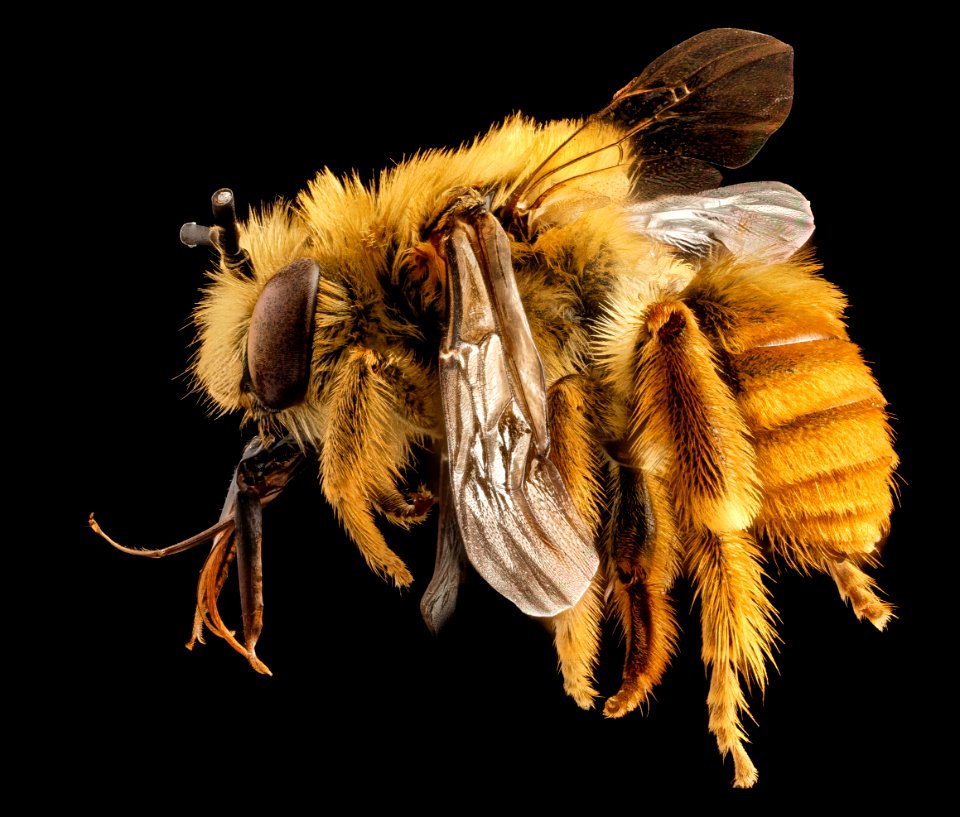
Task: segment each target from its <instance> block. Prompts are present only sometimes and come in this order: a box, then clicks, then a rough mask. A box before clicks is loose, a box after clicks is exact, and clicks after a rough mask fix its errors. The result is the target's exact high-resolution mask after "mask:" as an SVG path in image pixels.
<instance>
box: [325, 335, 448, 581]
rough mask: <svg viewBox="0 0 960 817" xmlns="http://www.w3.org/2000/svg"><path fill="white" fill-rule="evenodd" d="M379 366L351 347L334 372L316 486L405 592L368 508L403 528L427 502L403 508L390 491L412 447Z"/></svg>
mask: <svg viewBox="0 0 960 817" xmlns="http://www.w3.org/2000/svg"><path fill="white" fill-rule="evenodd" d="M381 364H382V358H381V356H380V355H379V354H378V353H377V352H375V351H374V350H372V349H366V348H363V347H356V348H354V349H352V350H351V351H350V352H348V353H347V354H345V355H344V358H343V360H342V361H341V363H340V365H339V366H338V368H337V369H336V370H335V371H334V374H333V377H332V379H331V383H330V385H329V392H330V396H331V399H330V406H329V412H328V415H327V424H326V432H325V434H324V440H323V446H322V449H321V455H320V461H321V462H320V466H321V467H320V471H321V487H322V489H323V493H324V496H326V498H327V501H328V502H329V503H330V505H331V507H332V508H333V509H334V511H335V512H336V514H337V516H338V518H339V519H340V522H341V524H342V525H343V527H344V529H345V530H346V532H347V534H348V535H349V536H350V538H351V539H353V541H354V542H355V543H356V545H357V547H358V548H359V549H360V553H361V554H362V555H363V558H364V559H365V560H366V562H367V564H368V565H369V566H370V567H371V568H372V569H373V570H374V571H376V572H377V573H380V574H386V575H388V576H390V577H391V578H392V579H393V580H394V582H395V583H396V584H397V585H398V586H401V587H406V586H407V585H409V584H410V582H412V581H413V576H412V575H411V574H410V571H409V570H408V569H407V566H406V565H405V564H404V563H403V561H402V560H401V559H400V558H399V557H398V556H397V555H396V554H395V553H394V552H393V551H392V550H391V549H390V548H389V547H388V545H387V543H386V540H385V539H384V538H383V534H382V533H381V532H380V530H379V529H378V528H377V525H376V522H375V520H374V515H373V509H374V508H375V507H376V508H378V509H383V510H384V512H385V513H387V515H388V516H389V518H390V519H391V521H393V522H399V524H401V525H409V524H410V523H411V522H413V521H416V520H417V519H418V518H422V516H423V514H424V513H425V512H426V510H427V509H429V505H430V504H432V498H431V501H430V502H429V503H427V502H426V501H425V498H424V496H421V497H419V498H417V499H415V500H414V502H413V503H409V502H407V501H406V499H405V498H404V497H403V496H402V495H401V494H400V492H399V491H398V490H397V488H396V484H397V481H398V479H399V477H400V472H401V470H402V469H403V467H404V466H405V465H406V463H407V460H408V459H409V456H410V442H409V437H408V435H407V433H406V432H405V430H404V429H403V428H402V427H401V424H400V423H397V422H396V412H395V401H394V399H393V397H392V391H391V389H390V384H389V383H387V382H385V380H384V378H383V376H382V371H381ZM425 506H426V507H425Z"/></svg>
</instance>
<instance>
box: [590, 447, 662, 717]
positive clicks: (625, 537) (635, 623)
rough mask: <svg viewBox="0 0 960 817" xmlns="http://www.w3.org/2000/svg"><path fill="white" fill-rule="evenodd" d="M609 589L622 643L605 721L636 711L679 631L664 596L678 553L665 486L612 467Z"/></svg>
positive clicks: (660, 676) (614, 466)
mask: <svg viewBox="0 0 960 817" xmlns="http://www.w3.org/2000/svg"><path fill="white" fill-rule="evenodd" d="M610 468H611V481H612V482H613V483H614V485H613V488H612V490H611V493H612V494H613V495H614V496H615V497H616V500H615V502H614V509H615V515H614V516H613V518H612V520H611V531H610V533H609V537H608V542H609V549H610V557H609V562H610V568H609V573H610V577H611V579H610V585H611V591H612V598H613V606H614V609H615V610H616V611H617V614H618V615H619V618H620V622H621V626H622V627H623V631H624V634H625V637H626V641H627V649H626V655H625V657H624V665H623V682H622V684H621V686H620V689H619V690H618V691H617V693H616V694H615V695H612V696H611V697H610V698H609V699H608V700H607V702H606V705H605V706H604V709H603V713H604V715H606V716H607V717H611V718H618V717H621V716H623V715H625V714H627V713H628V712H631V711H632V710H634V709H636V708H637V707H638V706H640V705H641V704H643V703H644V701H646V700H647V699H648V698H649V696H650V695H651V693H652V691H653V688H654V687H655V686H656V685H657V684H658V683H660V679H661V678H662V677H663V673H664V672H665V671H666V669H667V666H668V665H669V663H670V658H671V657H672V655H673V654H674V651H675V650H676V641H677V637H678V627H677V621H676V616H675V614H674V610H673V606H672V605H671V603H670V597H669V595H668V593H669V590H670V588H671V587H672V586H673V582H674V580H675V578H676V575H677V572H678V570H679V555H680V550H679V549H678V547H677V538H676V536H677V534H676V526H675V522H674V516H673V512H672V510H671V509H670V506H669V499H668V497H669V494H668V492H667V490H666V486H665V485H663V483H662V482H661V481H660V480H658V479H657V478H655V477H649V476H648V477H646V478H644V477H643V476H642V475H641V474H640V473H639V472H637V471H634V470H632V469H630V468H626V467H623V466H620V465H616V464H611V466H610Z"/></svg>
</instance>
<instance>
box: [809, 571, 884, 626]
mask: <svg viewBox="0 0 960 817" xmlns="http://www.w3.org/2000/svg"><path fill="white" fill-rule="evenodd" d="M826 569H827V572H828V573H829V574H830V575H831V576H832V577H833V580H834V582H836V585H837V588H838V589H839V591H840V597H841V598H842V599H843V600H844V601H847V602H849V603H850V606H851V607H852V608H853V612H854V613H855V614H856V616H857V618H858V619H860V620H861V621H863V619H867V620H868V621H869V622H870V623H871V624H873V626H874V627H876V628H877V629H878V630H883V629H884V628H885V627H886V626H887V622H889V621H890V619H891V618H895V616H894V612H893V611H894V607H893V605H892V604H889V603H888V602H885V601H883V599H881V598H879V597H878V596H877V592H876V591H877V585H876V583H875V582H874V580H873V578H872V577H870V576H868V575H867V574H866V573H864V572H863V571H862V570H861V569H860V568H859V567H857V566H856V565H855V564H853V562H852V561H851V560H850V559H829V560H828V561H827V564H826Z"/></svg>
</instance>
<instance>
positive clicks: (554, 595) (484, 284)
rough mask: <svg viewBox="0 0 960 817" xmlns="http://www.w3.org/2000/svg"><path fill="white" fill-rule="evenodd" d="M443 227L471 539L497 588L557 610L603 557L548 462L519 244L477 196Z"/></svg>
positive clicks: (456, 421) (467, 538)
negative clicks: (516, 273)
mask: <svg viewBox="0 0 960 817" xmlns="http://www.w3.org/2000/svg"><path fill="white" fill-rule="evenodd" d="M444 229H445V231H446V246H447V309H448V319H447V320H448V323H447V333H446V337H445V339H444V342H443V344H442V346H441V350H440V387H441V395H442V401H443V411H444V418H445V420H446V433H447V449H448V452H449V457H450V469H449V473H450V482H451V490H452V494H453V504H454V507H455V508H456V516H457V523H458V525H459V527H460V534H461V538H462V540H463V543H464V546H465V549H466V552H467V556H468V558H469V559H470V562H471V563H472V564H473V566H474V567H475V568H476V569H477V572H479V573H480V575H481V576H483V578H484V579H486V581H487V582H488V583H489V584H490V585H491V586H492V587H493V588H494V589H495V590H497V591H498V592H499V593H501V594H502V595H503V596H505V597H506V598H508V599H510V600H511V601H513V602H514V603H515V604H516V605H517V606H518V607H519V608H520V609H521V610H522V611H523V612H525V613H527V614H529V615H534V616H551V615H556V614H557V613H559V612H561V611H562V610H565V609H567V608H569V607H571V606H572V605H573V604H575V603H576V602H577V601H578V600H579V598H580V597H581V596H582V595H583V593H584V592H585V591H586V590H587V588H588V587H589V585H590V582H591V580H592V578H593V575H594V573H595V572H596V569H597V564H598V559H597V555H596V552H595V550H594V548H593V545H592V541H591V536H590V533H589V531H588V530H587V528H586V526H585V525H584V523H583V522H582V520H581V519H580V517H579V515H578V514H577V512H576V509H575V508H574V505H573V502H572V500H571V499H570V496H569V494H568V493H567V490H566V487H565V486H564V484H563V480H562V479H561V477H560V474H559V472H558V471H557V468H556V466H554V464H553V463H552V462H551V461H550V460H549V459H548V454H549V448H550V440H549V433H548V429H547V410H546V388H545V385H544V378H543V367H542V364H541V362H540V356H539V353H538V352H537V349H536V346H535V345H534V343H533V338H532V336H531V334H530V329H529V325H528V323H527V318H526V314H525V313H524V310H523V305H522V303H521V301H520V296H519V293H518V292H517V288H516V282H515V280H514V277H513V266H512V263H511V260H510V248H509V242H508V241H507V238H506V235H505V234H504V232H503V228H502V227H501V226H500V223H499V222H498V221H497V220H496V219H495V218H494V217H493V216H492V215H491V214H490V213H489V212H487V211H486V208H485V207H483V206H482V205H481V206H477V205H476V203H475V204H474V206H472V207H470V208H464V209H463V210H462V211H461V212H460V213H459V214H457V215H455V216H454V217H452V218H451V219H450V222H449V224H448V225H447V226H446V227H445V228H444Z"/></svg>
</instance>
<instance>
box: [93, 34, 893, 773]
mask: <svg viewBox="0 0 960 817" xmlns="http://www.w3.org/2000/svg"><path fill="white" fill-rule="evenodd" d="M792 65H793V51H792V49H791V48H790V47H789V46H788V45H786V44H784V43H782V42H780V41H778V40H776V39H774V38H772V37H769V36H766V35H763V34H759V33H756V32H751V31H743V30H738V29H715V30H710V31H706V32H704V33H701V34H699V35H697V36H695V37H692V38H691V39H689V40H686V41H685V42H683V43H681V44H680V45H678V46H676V47H674V48H673V49H671V50H669V51H667V52H666V53H665V54H664V55H663V56H661V57H660V58H659V59H657V60H655V61H654V62H653V63H652V64H651V65H650V66H648V67H647V68H646V70H645V71H643V73H641V74H640V75H639V76H638V77H637V78H636V79H634V80H633V81H631V82H630V83H628V84H627V85H626V86H625V87H623V88H622V89H621V90H620V91H618V92H617V93H616V94H615V95H614V96H613V98H612V101H611V102H610V103H609V104H608V105H607V106H606V107H605V108H604V109H603V110H601V111H599V112H598V113H595V114H593V115H592V116H589V117H587V118H586V119H583V120H579V121H556V122H550V123H547V124H538V123H536V122H533V121H531V120H529V119H527V118H524V117H523V116H521V115H519V114H518V115H515V116H513V117H511V118H509V119H507V120H506V121H505V122H503V123H502V124H500V125H498V126H496V127H494V128H493V129H492V130H490V131H489V132H488V133H487V134H486V135H484V136H482V137H479V138H477V139H476V140H475V141H474V142H473V143H472V144H470V145H467V146H464V147H461V148H459V149H456V150H429V151H424V152H421V153H419V154H417V155H415V156H413V157H412V158H410V159H408V160H406V161H404V162H402V163H401V164H399V165H398V166H396V167H394V168H392V169H390V170H387V171H384V172H383V173H382V174H381V175H380V177H379V178H378V179H377V180H376V181H375V183H372V184H369V185H367V184H364V183H363V182H362V181H361V180H360V179H359V178H358V177H356V176H353V177H347V178H338V177H336V176H335V175H334V174H332V173H331V172H329V171H322V172H320V173H319V174H318V175H317V176H316V177H315V178H314V179H313V180H312V181H311V182H310V183H309V184H308V186H307V187H306V189H305V190H303V191H302V192H301V193H300V194H299V196H298V197H297V198H296V200H295V201H292V202H278V203H276V204H274V205H273V206H270V207H266V208H264V209H262V210H260V211H257V212H253V213H252V214H251V215H250V217H249V219H248V220H247V221H246V222H241V221H239V220H238V218H237V214H236V201H235V197H234V194H233V192H232V191H230V190H227V189H222V190H218V191H217V192H216V193H215V194H214V195H213V199H212V206H213V226H212V227H203V226H200V225H197V224H195V223H190V224H186V225H184V227H183V229H182V231H181V239H182V241H183V242H184V243H186V244H188V245H191V246H196V245H206V246H210V247H212V248H213V250H214V251H215V252H216V253H217V255H218V263H217V264H216V266H215V268H214V269H213V270H212V271H211V272H210V274H209V280H208V283H207V285H206V288H205V290H204V292H203V294H202V297H201V300H200V301H199V304H198V306H197V307H196V310H195V314H194V321H195V325H196V329H197V339H198V344H197V349H196V352H195V354H194V357H193V359H192V361H191V374H192V377H193V382H194V384H195V387H196V389H197V390H198V391H199V392H201V393H202V394H203V395H204V397H205V399H206V400H207V401H209V403H210V405H211V407H212V409H213V410H214V411H215V412H217V413H222V414H226V413H237V414H240V415H241V416H242V420H243V422H244V423H245V424H246V425H248V426H250V427H252V429H253V430H254V433H253V435H252V438H251V439H250V441H249V442H248V443H247V445H246V446H245V448H244V451H243V453H242V456H241V459H240V462H239V464H238V465H237V467H236V470H235V472H234V476H233V479H232V481H231V483H230V489H229V491H228V494H227V497H226V500H225V502H224V504H223V508H222V511H221V514H220V519H219V521H218V522H217V523H216V524H215V525H214V526H212V527H211V528H209V529H208V530H206V531H203V532H202V533H200V534H198V535H196V536H194V537H191V538H190V539H187V540H185V541H183V542H180V543H178V544H175V545H172V546H170V547H167V548H162V549H159V550H148V549H140V548H129V547H125V546H122V545H119V544H118V543H116V542H114V541H113V540H112V539H109V537H107V536H106V534H105V533H104V532H103V531H102V530H101V529H100V528H99V526H98V525H97V523H96V522H95V521H94V519H93V517H92V516H91V519H90V523H91V526H92V527H93V528H94V529H95V530H96V531H97V532H98V533H100V534H101V535H102V536H104V537H105V538H107V539H108V541H110V542H111V543H112V544H113V545H114V546H116V547H118V548H120V549H121V550H124V551H125V552H128V553H133V554H137V555H141V556H148V557H153V558H158V557H163V556H167V555H170V554H173V553H177V552H181V551H184V550H187V549H189V548H192V547H194V546H196V545H198V544H200V543H203V542H208V541H209V542H212V546H211V550H210V554H209V556H208V557H207V559H206V562H205V564H204V567H203V569H202V571H201V575H200V579H199V583H198V591H197V605H196V611H195V616H194V627H193V636H192V638H191V640H190V642H189V644H188V646H190V647H192V646H193V645H194V644H195V643H197V642H202V641H203V635H204V630H209V631H210V632H212V633H214V634H215V635H217V636H219V637H220V638H223V639H224V640H226V641H227V642H228V643H229V644H230V645H231V646H232V647H233V648H234V649H235V650H236V651H237V652H239V653H240V654H242V655H243V656H245V658H246V659H247V660H248V661H249V663H250V664H251V665H252V667H253V668H254V669H255V670H257V671H258V672H261V673H269V669H268V668H267V667H266V665H265V664H264V663H263V662H262V661H261V660H260V659H259V658H258V657H257V654H256V645H257V642H258V640H259V637H260V634H261V630H262V627H263V592H262V587H263V577H262V570H261V539H262V512H263V507H264V506H265V505H266V504H268V503H269V502H270V501H271V500H272V499H273V498H275V497H276V496H277V495H278V494H279V493H280V492H281V491H282V490H283V489H284V487H285V486H286V485H287V484H288V483H289V481H290V480H291V479H292V478H293V477H294V476H295V475H296V474H298V473H301V472H304V471H306V472H310V473H312V474H313V476H314V477H315V478H317V479H318V480H319V484H320V487H321V489H322V492H323V495H324V497H325V498H326V500H327V501H328V502H329V503H330V505H331V507H332V508H333V510H334V511H335V513H336V516H337V518H338V519H339V521H340V523H341V525H342V527H343V529H344V530H345V532H346V533H347V535H348V536H349V538H350V539H351V540H352V541H353V542H354V543H355V545H356V546H357V548H358V549H359V552H360V554H361V555H362V557H363V558H364V559H365V560H366V562H367V564H368V565H369V566H370V567H371V568H372V569H373V570H374V571H375V572H376V573H378V574H380V575H382V576H383V577H384V578H386V579H388V580H390V581H392V582H393V583H394V584H395V585H396V586H398V587H401V588H405V587H407V586H409V585H410V584H411V582H412V581H413V576H412V575H411V573H410V572H409V570H408V569H407V567H406V565H405V564H404V563H403V561H402V560H401V559H400V558H399V557H398V556H397V554H396V553H394V552H393V551H392V550H391V549H390V547H389V546H388V545H387V543H386V540H385V538H384V535H383V533H382V532H381V529H380V527H379V523H380V521H381V520H385V521H386V522H389V523H392V524H394V525H398V526H400V527H402V528H409V527H410V526H412V525H415V524H417V523H420V522H422V521H423V520H424V519H425V518H427V517H428V515H429V514H430V513H431V512H432V510H433V508H434V506H437V511H436V513H437V514H438V539H437V548H436V563H435V569H434V574H433V577H432V579H431V580H430V582H429V584H428V585H427V587H426V590H425V592H424V594H423V596H422V601H421V611H422V613H423V617H424V620H425V622H426V625H427V626H428V627H429V628H430V629H431V630H433V631H439V630H441V629H442V627H443V625H444V623H445V622H447V621H448V620H449V618H450V617H451V615H453V613H454V610H455V607H456V602H457V595H458V589H459V588H460V586H461V585H462V583H463V581H464V580H465V579H466V578H467V576H468V575H470V574H471V573H474V572H475V573H477V574H479V575H480V576H481V577H482V578H483V579H484V580H485V581H486V582H488V583H489V584H490V585H491V586H492V587H493V588H494V589H495V590H496V591H497V592H499V593H500V594H502V595H503V596H504V597H505V598H507V599H509V600H510V601H511V602H513V603H514V604H515V605H516V606H517V608H519V610H520V611H522V612H523V613H524V614H527V615H529V616H534V617H537V618H540V619H542V620H543V621H544V622H545V623H546V624H547V626H548V627H549V629H550V630H551V632H552V634H553V638H554V642H555V646H556V651H557V655H558V659H559V667H560V673H561V675H562V679H563V686H564V689H565V691H566V692H567V693H568V694H569V695H570V696H571V697H572V698H573V699H574V701H575V702H576V703H577V704H578V705H579V706H581V707H583V708H591V707H593V706H594V704H595V703H596V699H597V698H598V697H599V694H600V693H599V691H598V689H597V686H598V685H597V683H596V680H595V677H596V671H597V665H598V661H599V653H600V641H601V636H602V631H603V628H604V625H605V622H606V621H608V620H612V621H613V622H614V624H615V625H618V626H619V627H620V628H621V630H622V633H623V635H624V642H625V650H624V663H623V672H622V683H621V685H620V688H619V689H618V690H617V691H616V692H615V693H614V694H613V695H611V696H609V697H607V698H606V700H605V702H604V703H603V712H604V714H605V715H606V716H609V717H614V718H615V717H621V716H623V715H626V714H627V713H629V712H631V711H633V710H635V709H637V708H639V707H641V706H642V705H644V704H645V703H646V702H647V701H648V700H649V699H650V697H651V694H652V692H653V690H654V688H655V687H656V686H657V684H658V683H659V682H660V680H661V678H662V676H663V674H664V672H665V670H666V669H667V666H668V664H669V662H670V660H671V658H672V657H673V655H674V654H675V653H676V652H677V650H678V647H679V641H680V631H679V623H678V618H677V614H676V611H675V609H674V606H673V603H672V601H671V596H670V593H671V590H672V588H673V587H674V585H675V583H676V582H677V580H678V579H681V578H684V579H686V580H688V581H689V582H690V583H691V584H692V586H693V589H694V592H695V596H696V599H697V601H698V604H699V610H700V622H701V629H702V658H703V661H704V664H705V666H706V668H707V669H708V671H709V674H710V689H709V694H708V698H707V705H708V710H709V729H710V731H711V732H712V733H713V734H714V736H715V737H716V740H717V744H718V747H719V750H720V752H721V754H722V755H723V756H727V755H730V756H732V760H733V765H734V770H735V772H734V786H736V787H749V786H752V785H753V784H754V783H755V781H756V780H757V770H756V768H755V766H754V764H753V762H752V761H751V759H750V757H749V756H748V754H747V752H746V750H745V746H744V744H745V743H746V742H747V734H746V730H745V728H744V725H743V721H744V716H749V710H748V705H747V699H746V693H745V689H746V688H749V687H757V688H759V689H761V690H762V689H763V687H764V685H765V682H766V678H767V666H768V665H769V664H770V663H771V662H772V658H773V650H774V644H775V641H776V632H775V619H776V610H775V608H774V605H773V601H772V599H771V595H770V592H769V590H768V588H767V586H766V583H765V577H766V571H767V570H768V566H769V565H772V564H782V565H785V566H787V567H790V568H793V569H796V570H798V571H802V572H806V573H809V572H812V571H818V572H821V573H825V574H827V575H829V576H830V577H832V579H833V581H834V582H835V583H836V586H837V588H838V590H839V593H840V595H841V597H842V598H843V599H844V600H846V601H847V602H849V604H850V605H851V607H852V609H853V612H854V613H855V614H856V615H857V617H858V618H860V619H867V620H868V621H870V622H871V623H872V624H873V625H875V626H876V627H877V628H879V629H883V628H884V627H885V625H886V624H887V622H888V621H889V620H890V618H891V617H892V616H893V614H894V608H893V606H892V605H891V604H890V603H888V602H887V601H885V600H884V599H883V598H882V595H881V593H880V591H879V589H878V588H877V586H876V584H875V582H874V579H873V578H872V577H871V575H870V574H869V573H868V570H869V569H870V568H872V567H873V566H874V565H875V564H876V563H877V561H878V554H879V548H880V546H881V544H882V542H883V541H884V539H885V537H886V535H887V532H888V528H889V517H890V514H891V512H892V509H893V502H894V499H895V496H896V490H895V482H894V479H895V470H896V467H897V465H898V461H897V456H896V454H895V452H894V449H893V437H892V431H891V428H890V425H889V418H888V415H887V412H886V404H885V400H884V397H883V395H882V393H881V391H880V389H879V387H878V385H877V384H876V382H875V380H874V378H873V376H872V374H871V372H870V370H869V368H868V367H867V365H866V364H865V362H864V360H863V358H862V355H861V352H860V350H859V349H858V347H857V346H856V345H855V344H854V343H853V342H852V341H851V340H850V339H849V337H848V334H847V331H846V328H845V324H844V319H843V313H844V309H845V307H846V302H845V299H844V296H843V294H842V293H841V292H840V291H839V290H838V289H837V288H836V287H834V286H833V285H832V284H830V283H829V282H828V281H827V280H825V279H824V278H823V277H822V276H821V274H820V266H819V264H818V263H817V261H816V260H815V257H814V254H813V251H812V250H811V249H810V247H809V239H810V237H811V235H812V233H813V229H814V223H813V216H812V212H811V209H810V205H809V203H808V202H807V201H806V199H805V198H804V197H803V196H802V195H801V194H800V193H799V192H798V191H797V190H795V189H793V188H792V187H790V186H788V185H786V184H782V183H778V182H755V183H744V184H735V185H729V186H721V170H720V169H721V168H739V167H741V166H743V165H745V164H747V163H748V162H749V161H750V160H751V159H752V158H753V157H754V156H755V155H756V153H757V152H758V151H759V150H760V148H761V147H762V146H763V145H764V143H765V142H766V141H767V139H768V137H769V136H770V135H771V134H772V133H774V132H775V131H776V130H777V129H778V128H779V127H780V125H781V124H782V123H783V121H784V120H785V118H786V117H787V115H788V113H789V111H790V107H791V104H792V97H793V68H792ZM418 471H420V472H421V473H418ZM234 561H235V562H236V566H237V573H238V575H239V583H240V598H241V614H242V623H243V639H242V641H241V640H240V639H238V638H237V637H236V636H235V635H234V632H233V631H232V630H231V629H230V628H228V627H227V625H226V624H225V623H224V621H223V619H222V618H221V615H220V613H219V611H218V607H217V599H218V596H219V594H220V591H221V589H222V588H223V586H224V584H225V582H226V580H227V578H228V575H229V573H230V570H231V566H232V564H233V562H234Z"/></svg>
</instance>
